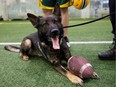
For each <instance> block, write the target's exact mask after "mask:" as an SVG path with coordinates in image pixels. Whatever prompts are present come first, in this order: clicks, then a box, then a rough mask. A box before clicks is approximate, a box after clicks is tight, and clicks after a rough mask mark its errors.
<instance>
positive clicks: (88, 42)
mask: <svg viewBox="0 0 116 87" xmlns="http://www.w3.org/2000/svg"><path fill="white" fill-rule="evenodd" d="M111 43H112V41H82V42H76V41H75V42H74V41H71V42H70V44H111ZM20 44H21V42H0V45H20Z"/></svg>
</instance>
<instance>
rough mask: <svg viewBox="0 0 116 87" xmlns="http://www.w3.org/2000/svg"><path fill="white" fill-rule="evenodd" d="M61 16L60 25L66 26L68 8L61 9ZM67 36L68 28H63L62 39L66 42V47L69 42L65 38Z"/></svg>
mask: <svg viewBox="0 0 116 87" xmlns="http://www.w3.org/2000/svg"><path fill="white" fill-rule="evenodd" d="M61 16H62V24H63V26H68V24H69V13H68V7H66V8H61ZM67 36H68V28H64V38H65V40H66V42H67V45H68V47H70V44H69V40H68V38H67Z"/></svg>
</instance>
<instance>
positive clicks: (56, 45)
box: [52, 37, 60, 50]
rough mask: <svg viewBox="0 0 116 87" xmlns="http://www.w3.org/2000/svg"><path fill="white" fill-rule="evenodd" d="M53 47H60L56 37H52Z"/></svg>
mask: <svg viewBox="0 0 116 87" xmlns="http://www.w3.org/2000/svg"><path fill="white" fill-rule="evenodd" d="M52 44H53V49H55V50H56V49H60V45H59V39H58V37H54V38H52Z"/></svg>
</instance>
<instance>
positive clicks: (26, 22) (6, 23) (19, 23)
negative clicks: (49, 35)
mask: <svg viewBox="0 0 116 87" xmlns="http://www.w3.org/2000/svg"><path fill="white" fill-rule="evenodd" d="M0 24H31V23H30V22H25V23H23V22H18V23H0Z"/></svg>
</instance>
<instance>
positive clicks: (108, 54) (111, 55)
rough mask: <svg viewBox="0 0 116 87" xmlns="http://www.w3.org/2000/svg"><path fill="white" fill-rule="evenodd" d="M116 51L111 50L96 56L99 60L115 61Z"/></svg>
mask: <svg viewBox="0 0 116 87" xmlns="http://www.w3.org/2000/svg"><path fill="white" fill-rule="evenodd" d="M115 54H116V49H114V48H112V49H110V50H108V51H106V52H101V53H99V54H98V57H99V59H101V60H115V59H116V56H115Z"/></svg>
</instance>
